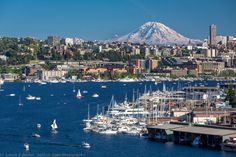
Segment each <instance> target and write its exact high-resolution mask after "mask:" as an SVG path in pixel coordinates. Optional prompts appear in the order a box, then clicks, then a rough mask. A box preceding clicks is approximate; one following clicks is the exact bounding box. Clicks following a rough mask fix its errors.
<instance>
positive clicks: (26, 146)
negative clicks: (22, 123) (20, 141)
mask: <svg viewBox="0 0 236 157" xmlns="http://www.w3.org/2000/svg"><path fill="white" fill-rule="evenodd" d="M24 149H25V150H26V151H28V150H29V144H28V143H25V144H24Z"/></svg>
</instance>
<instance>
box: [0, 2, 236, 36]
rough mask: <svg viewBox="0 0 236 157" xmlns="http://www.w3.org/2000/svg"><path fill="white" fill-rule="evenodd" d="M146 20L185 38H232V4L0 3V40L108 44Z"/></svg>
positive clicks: (235, 20)
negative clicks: (212, 31) (213, 33)
mask: <svg viewBox="0 0 236 157" xmlns="http://www.w3.org/2000/svg"><path fill="white" fill-rule="evenodd" d="M148 21H159V22H162V23H164V24H165V25H167V26H169V27H171V28H173V29H174V30H176V31H177V32H179V33H181V34H183V35H184V36H186V37H189V38H198V39H204V38H207V36H208V27H209V25H210V24H212V23H214V24H216V25H217V33H218V34H220V35H234V36H236V0H0V36H16V37H25V36H32V37H36V38H42V39H44V38H46V37H47V36H48V35H58V36H61V37H80V38H83V39H86V40H94V39H98V40H99V39H108V38H112V37H114V36H115V34H118V35H124V34H126V33H129V32H130V31H132V30H134V29H136V28H137V27H139V26H140V25H142V24H144V23H145V22H148Z"/></svg>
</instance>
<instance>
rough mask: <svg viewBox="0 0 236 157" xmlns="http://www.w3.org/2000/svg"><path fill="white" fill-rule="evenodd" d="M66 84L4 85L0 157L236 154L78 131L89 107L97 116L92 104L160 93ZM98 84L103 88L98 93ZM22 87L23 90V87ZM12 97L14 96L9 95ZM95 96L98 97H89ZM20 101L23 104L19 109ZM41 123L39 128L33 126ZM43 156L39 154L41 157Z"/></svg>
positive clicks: (0, 106) (213, 156) (133, 85)
mask: <svg viewBox="0 0 236 157" xmlns="http://www.w3.org/2000/svg"><path fill="white" fill-rule="evenodd" d="M199 83H201V84H205V85H208V86H211V85H216V84H217V83H216V82H215V81H208V82H204V81H202V82H200V81H198V82H190V83H187V82H180V83H178V82H175V81H172V82H166V87H167V89H172V88H174V89H176V88H177V87H183V86H187V85H188V84H191V85H192V86H193V85H197V84H199ZM125 84H126V85H124V83H115V82H107V83H95V82H87V83H75V84H72V83H66V84H47V85H39V84H31V83H5V84H4V85H3V87H2V88H3V89H4V91H1V92H0V156H4V155H7V154H8V153H11V154H13V155H14V154H15V155H16V154H18V155H19V154H25V155H32V156H36V155H38V156H39V154H41V155H42V156H56V155H58V156H86V157H126V156H131V157H150V156H158V157H183V156H189V157H199V156H201V157H204V156H206V157H230V156H234V157H235V156H236V154H235V153H226V152H223V151H216V150H210V149H202V148H196V147H190V146H183V145H175V144H172V143H158V142H153V141H150V140H147V139H143V138H139V137H136V136H127V135H113V136H105V135H99V134H95V133H85V132H84V131H83V127H84V126H83V123H82V120H83V119H85V118H86V117H87V105H88V104H90V113H91V116H92V115H95V113H96V112H97V104H99V106H100V111H101V110H102V109H101V108H102V107H103V106H107V105H108V104H109V102H110V99H111V96H112V95H114V96H115V99H116V101H117V102H121V101H123V100H124V97H125V95H126V93H127V94H128V98H129V100H131V98H132V91H133V89H135V90H137V89H138V90H139V91H141V92H143V91H144V87H145V85H146V87H147V89H149V88H150V87H151V88H152V90H157V89H162V84H161V83H160V84H158V85H155V84H154V83H153V82H142V83H139V82H135V83H125ZM101 85H106V86H107V88H105V89H102V88H101ZM24 86H25V91H23V87H24ZM73 86H75V88H76V89H78V88H79V89H80V90H81V91H83V90H86V91H88V93H87V94H83V96H84V98H83V99H81V100H77V99H76V98H75V96H76V93H74V92H73ZM12 93H14V94H16V95H15V96H14V97H10V96H8V95H9V94H12ZM94 93H98V94H99V95H100V97H98V98H92V95H93V94H94ZM28 94H31V95H33V96H39V97H41V100H40V101H36V100H35V101H29V100H27V99H26V96H28ZM19 97H21V101H22V103H23V104H24V105H23V106H19V105H18V104H19ZM53 119H57V124H58V127H59V128H58V133H57V134H52V133H51V130H50V125H51V123H52V121H53ZM37 123H40V124H42V128H41V129H38V128H37V127H36V124H37ZM33 133H38V134H40V135H41V138H33V137H32V134H33ZM83 140H87V141H88V142H89V143H90V144H91V149H83V148H81V147H80V144H81V142H82V141H83ZM26 142H27V143H29V145H30V150H29V151H28V152H25V151H24V148H23V144H24V143H26ZM42 153H43V154H44V155H43V154H42Z"/></svg>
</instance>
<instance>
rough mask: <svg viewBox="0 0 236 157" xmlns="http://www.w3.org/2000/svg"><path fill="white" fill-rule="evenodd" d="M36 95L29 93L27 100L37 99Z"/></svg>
mask: <svg viewBox="0 0 236 157" xmlns="http://www.w3.org/2000/svg"><path fill="white" fill-rule="evenodd" d="M35 98H36V97H35V96H32V95H28V96H27V97H26V99H27V100H35Z"/></svg>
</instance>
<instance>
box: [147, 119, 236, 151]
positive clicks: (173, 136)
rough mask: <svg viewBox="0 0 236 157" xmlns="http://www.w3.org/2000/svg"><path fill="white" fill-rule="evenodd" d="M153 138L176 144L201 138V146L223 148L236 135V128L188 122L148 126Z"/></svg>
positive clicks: (191, 142) (150, 135)
mask: <svg viewBox="0 0 236 157" xmlns="http://www.w3.org/2000/svg"><path fill="white" fill-rule="evenodd" d="M147 129H148V135H149V137H150V138H151V139H156V140H159V141H172V142H174V143H176V144H188V145H191V144H193V142H194V140H195V139H196V138H199V141H201V142H199V144H198V145H199V146H203V147H213V148H221V147H220V146H221V144H222V143H223V142H224V141H225V140H226V139H229V138H230V137H236V128H229V127H221V126H208V125H194V124H188V123H170V124H163V125H149V126H147Z"/></svg>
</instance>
